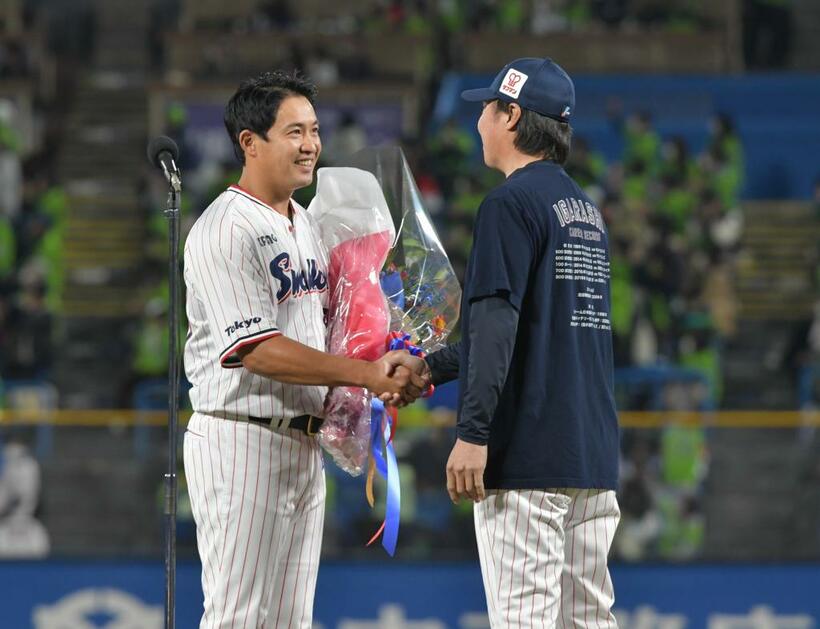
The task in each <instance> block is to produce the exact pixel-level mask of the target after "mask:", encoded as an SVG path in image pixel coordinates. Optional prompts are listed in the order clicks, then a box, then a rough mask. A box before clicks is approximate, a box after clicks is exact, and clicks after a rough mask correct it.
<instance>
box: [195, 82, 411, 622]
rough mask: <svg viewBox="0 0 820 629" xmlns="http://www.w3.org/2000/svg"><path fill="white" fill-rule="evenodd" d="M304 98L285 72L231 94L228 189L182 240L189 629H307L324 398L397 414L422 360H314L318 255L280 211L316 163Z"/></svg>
mask: <svg viewBox="0 0 820 629" xmlns="http://www.w3.org/2000/svg"><path fill="white" fill-rule="evenodd" d="M314 97H315V88H314V87H313V85H312V84H311V83H310V82H309V81H307V80H306V79H304V78H302V77H300V76H298V75H295V74H294V75H287V74H284V73H280V72H274V73H266V74H263V75H261V76H259V77H257V78H254V79H249V80H247V81H245V82H243V83H242V84H241V85H240V87H239V89H238V91H237V92H236V93H235V94H234V96H233V97H232V98H231V100H230V102H229V103H228V106H227V107H226V110H225V125H226V128H227V130H228V134H229V135H230V137H231V140H232V141H233V143H234V150H235V152H236V155H237V157H238V158H239V160H240V161H241V162H242V164H243V171H242V176H241V178H240V180H239V183H238V184H237V185H234V186H231V187H230V188H228V189H227V190H226V191H225V192H223V193H222V194H221V195H219V196H218V197H217V198H216V200H214V202H213V203H212V204H211V205H210V206H209V207H208V208H207V209H206V210H205V212H204V213H203V214H202V216H201V217H200V218H199V219H198V220H197V222H196V224H195V225H194V226H193V228H192V230H191V232H190V235H189V236H188V239H187V241H186V243H185V271H184V274H185V283H186V287H187V315H188V321H189V325H190V330H189V333H188V338H187V341H186V346H185V370H186V374H187V376H188V379H189V380H190V382H191V384H192V385H193V388H192V389H191V402H192V405H193V409H194V414H193V416H192V418H191V420H190V422H189V423H188V427H187V431H186V433H185V441H184V462H185V474H186V478H187V481H188V488H189V492H190V497H191V505H192V508H193V514H194V519H195V521H196V525H197V546H198V549H199V554H200V558H201V560H202V589H203V593H204V613H203V616H202V621H201V625H200V627H201V628H206V627H207V628H208V629H215V628H226V627H253V628H258V627H267V628H271V629H272V628H274V627H304V628H307V627H310V626H311V617H312V609H313V596H314V590H315V586H316V576H317V570H318V566H319V553H320V549H321V545H322V526H323V519H324V498H325V480H324V471H323V463H322V457H321V452H320V448H319V446H318V444H317V441H316V440H315V439H314V438H313V437H314V435H315V434H316V431H317V430H318V429H319V426H320V425H321V422H322V419H321V415H322V408H323V402H324V398H325V395H326V393H327V387H329V386H342V385H349V386H362V387H366V388H367V389H369V390H370V391H372V392H373V393H374V394H376V395H381V396H385V397H391V399H392V400H393V401H394V402H396V403H406V402H409V401H411V400H413V399H415V398H416V397H418V395H419V394H420V393H421V391H422V390H423V389H424V388H425V387H426V385H427V381H426V380H425V378H424V377H422V376H420V375H419V374H422V373H423V372H424V363H423V362H422V361H421V360H420V359H416V358H414V357H412V356H410V355H409V354H408V353H406V352H391V353H389V354H387V355H386V356H385V357H384V358H383V359H382V360H380V361H377V362H374V363H369V362H365V361H358V360H351V359H348V358H344V357H341V356H332V355H329V354H326V353H324V350H325V321H324V312H325V309H326V307H327V299H328V294H327V293H328V284H327V262H328V261H327V252H326V250H325V248H324V247H323V246H322V243H321V242H320V240H319V237H318V230H317V228H316V225H315V224H314V222H313V219H312V218H311V217H310V215H309V214H308V213H307V211H306V210H305V209H304V208H302V207H301V206H299V205H298V204H297V203H295V202H294V201H293V200H292V199H291V195H292V193H293V191H294V190H295V189H297V188H301V187H304V186H307V185H309V184H310V183H311V181H312V179H313V171H314V166H315V164H316V161H317V159H318V157H319V153H320V151H321V142H320V139H319V126H318V121H317V119H316V113H315V111H314V108H313V99H314Z"/></svg>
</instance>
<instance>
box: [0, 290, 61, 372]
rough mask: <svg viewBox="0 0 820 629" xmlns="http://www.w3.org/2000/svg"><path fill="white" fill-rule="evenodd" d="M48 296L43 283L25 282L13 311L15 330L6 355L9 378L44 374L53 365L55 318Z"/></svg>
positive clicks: (10, 325)
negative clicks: (53, 320)
mask: <svg viewBox="0 0 820 629" xmlns="http://www.w3.org/2000/svg"><path fill="white" fill-rule="evenodd" d="M45 296H46V288H45V286H44V285H43V284H42V283H39V282H36V283H33V284H30V285H24V287H23V292H22V294H21V296H20V298H19V303H18V304H17V305H16V306H14V307H12V309H11V311H10V312H9V315H8V319H7V326H8V328H9V330H13V332H14V333H13V335H10V336H9V340H8V347H7V351H8V354H7V355H6V356H5V359H6V367H5V373H4V376H6V377H7V378H14V379H30V378H42V377H43V376H45V375H46V374H47V373H48V371H49V370H50V368H51V361H52V346H51V333H52V327H53V322H52V315H51V313H50V312H49V310H48V308H47V307H46V301H45Z"/></svg>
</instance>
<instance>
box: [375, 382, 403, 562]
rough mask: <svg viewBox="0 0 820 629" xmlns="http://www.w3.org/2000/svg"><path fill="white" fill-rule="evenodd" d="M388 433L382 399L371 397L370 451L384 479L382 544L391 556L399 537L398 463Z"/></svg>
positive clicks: (388, 421)
mask: <svg viewBox="0 0 820 629" xmlns="http://www.w3.org/2000/svg"><path fill="white" fill-rule="evenodd" d="M390 435H391V427H390V420H389V419H388V418H387V417H386V413H385V410H384V403H383V402H382V401H381V400H379V399H378V398H373V400H372V402H371V416H370V454H371V455H372V457H373V461H374V462H375V464H376V470H377V471H378V472H379V475H380V476H381V477H382V478H384V479H385V480H386V481H387V501H386V505H385V515H384V533H383V535H382V546H383V547H384V549H385V550H386V551H387V553H388V554H389V555H390V556H391V557H392V556H393V555H395V553H396V543H397V542H398V539H399V515H400V512H401V485H400V483H399V464H398V462H397V461H396V452H395V450H394V449H393V443H392V441H391V440H390ZM381 438H383V439H384V446H385V451H386V457H385V455H383V454H382V439H381Z"/></svg>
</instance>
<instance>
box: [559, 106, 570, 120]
mask: <svg viewBox="0 0 820 629" xmlns="http://www.w3.org/2000/svg"><path fill="white" fill-rule="evenodd" d="M569 114H570V108H569V105H567V106H566V107H564V111H562V112H561V117H562V118H569Z"/></svg>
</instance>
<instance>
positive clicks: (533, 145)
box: [495, 99, 572, 165]
mask: <svg viewBox="0 0 820 629" xmlns="http://www.w3.org/2000/svg"><path fill="white" fill-rule="evenodd" d="M510 105H511V103H507V102H504V101H502V100H500V99H499V100H496V101H495V106H496V109H497V110H498V111H503V112H504V113H506V114H508V113H510ZM571 140H572V127H571V126H570V125H569V123H568V122H559V121H558V120H554V119H553V118H550V117H548V116H542V115H541V114H539V113H538V112H535V111H532V110H531V109H524V108H523V107H522V108H521V118H519V119H518V124H516V125H515V140H514V143H515V148H517V149H518V150H519V151H521V152H522V153H525V154H527V155H535V156H537V157H546V158H548V159H551V160H552V161H554V162H556V163H558V164H561V165H563V164H565V163H566V161H567V157H569V147H570V142H571Z"/></svg>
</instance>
